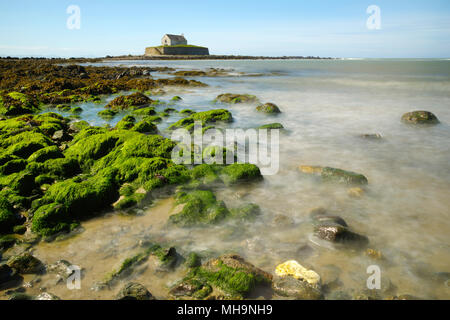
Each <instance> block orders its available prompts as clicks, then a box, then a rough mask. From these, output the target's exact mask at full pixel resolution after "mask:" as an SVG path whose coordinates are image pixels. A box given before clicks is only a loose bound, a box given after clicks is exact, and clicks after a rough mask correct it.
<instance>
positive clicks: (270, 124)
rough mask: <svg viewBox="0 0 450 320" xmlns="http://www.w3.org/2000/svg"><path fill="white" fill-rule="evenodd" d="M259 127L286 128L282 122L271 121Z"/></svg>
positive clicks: (269, 128) (270, 128)
mask: <svg viewBox="0 0 450 320" xmlns="http://www.w3.org/2000/svg"><path fill="white" fill-rule="evenodd" d="M258 129H268V130H273V129H284V127H283V125H282V124H281V123H269V124H265V125H262V126H260V127H258Z"/></svg>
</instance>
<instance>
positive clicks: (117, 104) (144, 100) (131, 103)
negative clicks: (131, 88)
mask: <svg viewBox="0 0 450 320" xmlns="http://www.w3.org/2000/svg"><path fill="white" fill-rule="evenodd" d="M152 101H153V100H152V99H150V98H149V97H147V96H146V95H144V94H142V93H140V92H135V93H133V94H131V95H129V96H119V97H117V98H115V99H114V100H112V101H111V102H110V103H108V104H107V105H106V106H105V108H110V109H112V110H132V109H137V108H138V107H141V106H145V105H149V104H150V103H152Z"/></svg>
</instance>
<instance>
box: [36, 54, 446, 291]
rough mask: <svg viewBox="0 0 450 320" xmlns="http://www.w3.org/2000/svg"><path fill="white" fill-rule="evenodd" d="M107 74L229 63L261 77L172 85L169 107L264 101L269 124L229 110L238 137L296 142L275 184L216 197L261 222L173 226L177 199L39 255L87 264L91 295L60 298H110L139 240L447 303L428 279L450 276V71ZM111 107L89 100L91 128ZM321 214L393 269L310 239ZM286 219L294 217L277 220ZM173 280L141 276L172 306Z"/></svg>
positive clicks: (349, 65) (290, 64) (386, 64)
mask: <svg viewBox="0 0 450 320" xmlns="http://www.w3.org/2000/svg"><path fill="white" fill-rule="evenodd" d="M101 65H127V66H132V65H138V66H170V67H175V68H184V69H204V68H209V67H219V68H226V69H230V68H231V69H233V70H234V71H236V72H245V73H251V74H263V75H260V76H239V77H222V78H207V77H199V78H195V79H197V80H200V81H202V82H205V83H207V84H209V85H210V86H209V87H207V88H199V89H192V88H189V89H179V88H172V89H170V90H169V92H168V94H167V95H166V96H162V97H158V98H160V99H161V100H162V101H168V100H169V99H170V98H171V97H172V96H173V95H180V96H182V98H183V101H182V102H180V103H178V104H177V105H176V106H175V108H177V109H179V110H181V109H185V108H189V109H193V110H196V111H203V110H208V109H214V108H218V106H216V105H214V104H212V103H211V101H212V100H213V99H214V98H215V97H216V96H217V95H218V94H221V93H226V92H232V93H249V94H254V95H256V96H258V98H259V99H260V100H261V101H263V102H273V103H275V104H277V105H278V106H279V107H280V109H281V110H282V114H281V115H279V116H276V117H275V118H272V117H270V116H262V115H259V114H256V112H255V110H254V106H251V105H245V104H238V105H232V106H227V107H226V108H227V109H229V110H230V111H231V112H232V114H233V117H234V119H235V121H234V122H233V124H232V127H242V128H248V127H252V126H257V125H262V124H266V123H271V122H280V123H282V124H283V125H284V127H285V128H286V129H287V130H288V132H287V133H285V134H281V135H280V169H279V172H278V173H277V174H276V175H271V176H266V177H265V179H264V182H262V183H258V184H253V185H247V186H241V187H238V188H228V189H220V190H217V196H218V198H220V199H223V200H224V201H225V202H226V204H227V205H228V206H229V207H234V206H237V205H238V204H239V203H240V202H254V203H257V204H258V205H260V206H261V208H262V216H261V217H260V218H259V219H258V220H257V221H256V222H252V223H247V224H244V225H242V224H239V225H237V224H234V223H232V222H230V223H226V224H222V225H219V226H215V227H211V228H206V229H205V228H202V229H174V228H169V229H168V228H166V227H164V222H165V221H166V220H167V216H168V215H169V211H170V207H171V206H172V203H173V202H172V200H171V199H170V198H169V199H166V200H162V201H161V202H157V203H156V205H155V206H152V207H150V208H148V209H147V210H146V212H145V214H144V215H143V216H138V217H123V216H120V215H117V214H110V215H106V216H105V217H100V218H96V219H94V220H91V221H88V222H85V223H83V227H84V228H85V231H84V232H83V233H81V234H79V235H77V236H75V237H73V238H70V239H68V240H65V241H62V242H53V243H41V244H39V245H38V246H37V247H36V251H35V253H36V255H37V256H38V257H39V258H40V259H42V260H43V261H44V262H46V263H52V262H54V261H56V260H59V259H66V260H69V261H70V262H72V263H74V264H77V265H80V266H81V267H83V268H85V272H84V274H85V277H84V279H83V282H82V283H83V285H82V286H83V289H82V290H79V291H77V290H75V291H68V290H67V289H66V288H65V286H62V285H61V286H59V287H58V289H55V290H53V291H52V292H53V293H55V294H57V295H59V296H61V297H62V298H76V299H79V298H110V297H111V295H112V293H111V292H102V291H100V292H94V291H92V290H90V289H89V288H90V286H91V285H92V284H93V283H94V282H95V281H99V280H101V278H102V277H103V276H104V275H105V274H106V273H108V272H110V271H111V270H112V269H114V267H117V266H118V265H119V264H120V261H121V260H122V259H123V258H126V257H128V256H130V255H131V253H133V250H136V246H137V244H138V243H139V241H140V240H141V239H143V238H144V237H150V238H152V239H158V240H161V241H163V242H164V243H170V244H171V245H174V246H176V247H177V250H179V251H182V252H183V251H185V252H188V251H190V250H196V251H199V252H202V251H204V252H206V253H207V254H208V255H214V253H217V254H222V253H224V252H230V251H233V252H236V253H239V254H241V255H243V256H244V257H245V258H246V259H248V261H250V262H252V263H254V264H255V265H257V266H259V267H261V268H263V269H264V270H266V271H268V272H273V271H274V269H275V267H276V265H277V264H279V263H281V262H283V261H285V260H288V259H289V260H290V259H295V260H298V261H299V262H300V263H301V264H304V265H305V266H308V267H310V268H312V269H314V270H316V271H317V272H318V273H319V274H322V276H323V277H325V278H326V274H327V270H328V269H327V268H329V265H334V266H337V267H338V268H339V269H340V270H341V276H340V280H341V282H342V287H341V288H342V289H344V290H346V291H351V290H352V289H354V290H359V289H364V288H365V286H366V279H367V277H368V276H369V275H368V274H367V273H366V269H367V267H368V266H370V265H373V264H377V265H379V266H380V268H381V272H382V278H386V279H387V278H388V279H389V280H390V282H391V283H392V284H393V285H394V286H395V290H394V289H393V290H391V291H390V292H392V294H411V295H415V296H418V297H423V298H432V299H449V298H450V289H449V288H448V286H446V284H445V283H444V282H443V281H440V280H432V279H430V277H428V276H427V275H424V272H423V270H424V269H425V270H426V271H428V272H431V273H432V272H449V271H450V232H449V231H450V230H449V229H450V227H449V218H450V197H449V194H450V193H449V191H450V165H449V159H450V144H449V141H450V126H449V123H450V61H444V60H331V61H330V60H323V61H310V60H298V61H297V60H295V61H293V60H287V61H119V62H114V63H111V62H108V63H104V64H101ZM155 76H161V77H167V75H164V74H160V75H155ZM112 98H113V97H108V98H107V100H110V99H112ZM104 105H105V102H104V103H102V104H82V105H81V106H82V108H83V109H84V110H85V111H84V112H83V113H82V114H81V119H83V120H87V121H88V122H90V123H91V124H94V125H103V124H106V123H108V122H107V121H105V120H102V119H100V118H98V117H97V115H96V114H97V112H98V111H99V110H101V109H102V108H103V106H104ZM413 110H428V111H431V112H433V113H434V114H436V115H437V117H438V118H439V119H440V121H441V123H440V124H439V125H436V126H433V127H426V128H417V127H410V126H407V125H404V124H402V123H401V122H400V117H401V116H402V114H403V113H405V112H408V111H413ZM118 120H120V117H117V119H116V120H115V121H112V122H111V123H110V124H111V125H114V124H115V122H117V121H118ZM176 120H178V118H177V117H176V116H171V117H170V118H169V119H168V120H167V123H165V124H162V125H159V126H158V127H159V128H160V130H163V129H164V128H165V127H166V126H167V125H168V123H172V122H175V121H176ZM364 133H380V134H381V135H382V136H383V139H382V140H381V141H371V140H364V139H361V138H359V137H358V135H359V134H364ZM301 164H309V165H323V166H330V167H337V168H342V169H346V170H350V171H355V172H359V173H363V174H364V175H365V176H366V177H367V178H368V179H369V186H368V188H367V191H366V193H365V195H364V196H363V197H362V198H361V199H354V198H351V197H349V196H348V194H347V188H346V187H342V186H338V185H330V184H319V183H317V182H315V181H312V180H309V179H305V178H304V177H302V176H301V175H300V174H299V173H298V170H297V167H298V166H299V165H301ZM319 206H320V207H324V208H326V209H327V210H328V211H329V212H330V213H332V214H336V215H339V216H341V217H343V218H344V219H345V220H346V221H347V223H348V224H349V225H350V226H351V227H352V229H354V230H355V231H357V232H359V233H362V234H365V235H367V236H368V237H369V239H370V245H369V247H370V248H373V249H376V250H380V251H381V252H382V254H383V256H384V257H385V258H384V260H383V261H376V260H371V259H370V258H368V257H367V256H365V255H364V253H363V252H352V251H349V250H342V249H336V248H333V247H330V246H318V245H317V244H315V243H313V242H312V241H311V232H312V229H311V224H310V221H309V218H308V210H309V209H311V208H314V207H319ZM277 215H284V216H287V217H288V218H290V219H291V220H289V223H287V224H285V225H283V224H277V223H276V222H275V221H274V218H275V217H276V216H277ZM180 272H181V271H180ZM177 276H178V277H179V276H180V275H179V274H172V275H170V274H165V275H161V274H154V273H153V272H152V271H151V268H149V269H148V270H146V271H145V272H144V273H142V274H140V275H137V277H136V280H137V281H138V282H141V283H142V284H144V285H146V286H147V287H148V288H149V290H150V291H151V292H152V293H153V294H154V295H156V296H157V297H160V298H164V297H166V294H167V287H168V286H169V285H170V284H171V283H173V281H175V280H176V278H177ZM383 283H384V282H383ZM383 289H386V288H382V290H383Z"/></svg>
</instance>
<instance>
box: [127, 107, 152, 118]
mask: <svg viewBox="0 0 450 320" xmlns="http://www.w3.org/2000/svg"><path fill="white" fill-rule="evenodd" d="M132 113H133V114H135V115H139V116H153V115H155V114H156V111H155V107H145V108H139V109H135V110H133V111H132Z"/></svg>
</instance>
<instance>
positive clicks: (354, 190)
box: [0, 56, 448, 300]
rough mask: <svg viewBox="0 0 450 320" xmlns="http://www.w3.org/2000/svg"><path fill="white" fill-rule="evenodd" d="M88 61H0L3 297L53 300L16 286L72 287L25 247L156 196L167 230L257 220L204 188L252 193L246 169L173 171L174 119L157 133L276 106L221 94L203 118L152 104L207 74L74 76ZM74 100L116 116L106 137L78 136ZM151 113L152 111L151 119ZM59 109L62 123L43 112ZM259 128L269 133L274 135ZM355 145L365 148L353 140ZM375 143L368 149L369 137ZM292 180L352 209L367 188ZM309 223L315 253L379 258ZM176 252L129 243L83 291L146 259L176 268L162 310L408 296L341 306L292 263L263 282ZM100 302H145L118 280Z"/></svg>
mask: <svg viewBox="0 0 450 320" xmlns="http://www.w3.org/2000/svg"><path fill="white" fill-rule="evenodd" d="M126 58H127V59H130V57H126ZM141 58H142V57H141ZM159 58H160V57H158V59H159ZM172 58H173V59H176V57H172ZM183 58H184V59H186V57H183ZM195 58H196V59H197V58H199V57H195ZM207 58H208V59H211V58H212V57H211V56H208V57H207ZM291 58H294V57H291ZM297 58H298V57H296V59H297ZM111 59H119V60H120V59H122V58H120V57H116V58H111ZM124 59H125V57H124ZM133 59H135V58H134V57H133ZM146 59H147V57H146ZM217 59H219V57H217ZM220 59H224V58H223V57H221V58H220ZM230 59H236V57H233V58H231V57H230ZM240 59H259V58H258V57H251V58H250V57H240ZM261 59H262V57H261ZM264 59H270V58H267V57H265V58H264ZM277 59H279V58H277ZM286 59H288V57H286ZM96 61H98V60H95V59H90V60H82V59H73V60H70V61H67V60H60V59H53V60H45V59H21V60H15V59H2V60H0V72H1V73H0V136H1V138H2V139H1V142H0V147H1V153H0V187H1V191H0V193H1V194H0V257H1V263H0V290H2V291H4V296H3V298H8V299H37V300H42V299H46V300H54V299H58V297H57V296H55V295H54V294H53V293H52V292H51V287H50V288H48V291H47V290H45V291H44V290H42V291H43V292H42V293H41V294H38V295H31V294H28V293H27V288H29V287H30V286H31V287H33V286H38V287H39V281H40V277H41V275H43V274H51V273H55V274H57V276H58V279H60V281H65V280H66V279H67V278H68V277H69V276H70V275H72V273H71V272H70V270H69V271H68V266H69V265H70V262H68V261H64V260H60V261H40V260H38V259H37V258H36V257H34V256H33V246H35V245H36V244H37V243H39V242H40V241H47V242H51V241H54V240H55V239H57V238H58V237H64V236H65V235H67V234H71V233H77V232H82V228H81V225H82V223H83V222H84V221H87V220H89V219H92V218H94V217H98V216H100V215H101V214H102V213H104V212H105V210H116V211H121V212H122V211H123V212H128V213H129V214H131V215H132V214H134V213H135V211H136V209H137V208H141V207H143V206H145V205H147V204H148V203H151V202H152V201H154V200H156V199H157V196H156V195H157V194H158V192H159V191H160V190H166V192H167V193H168V194H170V195H172V196H174V198H175V201H176V205H177V206H176V208H175V209H174V211H173V212H171V215H170V217H169V219H168V221H167V227H168V228H171V227H174V228H175V227H176V228H190V227H194V226H195V227H205V228H208V227H210V226H214V225H217V224H221V223H224V222H226V221H247V222H248V221H250V222H251V221H253V220H254V219H256V218H257V217H258V215H259V214H260V208H259V206H258V205H257V204H254V203H245V204H244V205H242V206H239V207H234V208H232V207H229V206H227V204H225V203H224V202H223V201H220V200H219V199H217V197H216V195H215V192H216V188H217V187H218V186H219V187H225V188H226V187H231V186H236V185H241V184H248V183H260V182H261V181H262V180H263V179H264V178H263V176H262V175H261V172H260V169H259V168H258V167H257V166H255V165H253V164H248V163H243V164H241V163H235V164H231V165H217V164H201V165H197V166H187V165H186V166H185V165H180V164H175V163H174V162H173V161H172V159H171V152H172V150H173V149H174V147H175V145H176V142H175V141H172V140H170V139H168V138H165V137H164V136H163V134H162V132H161V131H160V128H158V126H160V124H161V123H163V122H164V121H166V119H167V118H168V117H169V116H170V114H171V113H177V114H179V115H180V116H181V117H182V118H181V119H180V120H179V121H177V122H175V123H173V124H171V125H170V127H169V128H168V129H167V130H168V132H170V131H171V130H174V129H179V128H185V129H187V130H188V131H192V129H193V125H194V122H195V121H200V122H201V123H202V125H203V126H205V127H207V128H214V127H216V126H217V127H220V126H225V127H226V126H227V125H228V124H229V123H231V122H232V121H233V115H232V112H230V111H229V110H228V109H226V108H227V106H228V105H237V104H246V105H252V108H254V111H255V112H257V113H262V114H265V115H266V116H267V117H268V119H272V117H276V115H277V114H279V113H281V112H282V108H281V109H280V108H279V107H278V106H277V105H276V104H274V103H271V102H262V101H260V99H259V98H258V97H256V96H254V95H251V94H240V93H223V94H220V95H218V96H217V97H216V99H215V100H214V101H212V102H211V103H213V104H216V105H217V108H216V109H213V110H209V111H197V110H178V109H176V104H177V102H178V101H181V100H182V99H183V97H181V96H174V97H172V99H170V102H163V101H161V100H160V99H159V98H158V97H160V96H161V94H164V93H165V92H166V90H167V88H169V87H183V88H204V87H207V85H206V84H205V83H203V82H201V81H198V80H192V79H190V80H188V79H186V78H184V77H185V76H192V75H196V76H217V77H220V76H228V74H227V73H226V72H223V71H221V70H213V71H210V73H209V74H199V73H198V71H195V70H189V71H188V72H186V71H185V70H184V71H180V70H175V69H172V68H167V67H159V68H145V67H132V68H125V67H94V66H80V65H79V64H75V63H82V62H96ZM67 62H70V64H67ZM155 72H170V73H172V74H173V75H174V76H175V77H170V78H166V79H165V78H157V79H155V78H153V77H152V73H155ZM189 72H190V73H189ZM111 95H115V98H114V99H113V100H111V101H108V102H107V103H106V101H105V97H107V96H111ZM80 102H90V103H97V104H101V105H104V110H102V111H100V112H99V113H98V116H99V117H102V118H103V117H104V118H115V117H121V120H120V121H119V122H118V123H117V124H116V125H115V126H114V127H111V126H91V125H90V124H89V123H88V122H86V121H83V120H81V119H80V114H81V115H82V114H83V112H85V110H83V109H82V108H81V107H79V106H78V105H77V104H79V103H80ZM157 107H164V108H165V109H164V110H163V111H157V109H156V108H157ZM61 110H62V111H65V112H68V113H70V114H71V115H70V116H62V115H61V114H59V113H57V111H61ZM124 113H125V114H126V115H124ZM399 118H400V117H399ZM401 120H402V121H403V122H404V123H406V124H408V125H413V126H424V125H437V124H438V123H439V120H438V119H437V117H436V116H435V115H433V114H432V113H430V112H427V111H413V112H410V113H406V114H405V115H403V117H402V118H401ZM261 126H262V127H265V128H269V129H279V128H283V125H282V124H280V123H269V124H261ZM362 137H363V138H369V139H370V138H372V136H370V135H367V134H366V135H362ZM376 139H382V137H381V136H378V135H377V136H376ZM296 173H297V174H298V175H299V177H301V178H302V179H315V180H317V181H318V182H319V183H331V184H337V185H343V186H344V187H345V188H347V189H348V193H349V195H350V196H352V197H355V198H358V197H364V195H365V193H366V192H367V189H368V188H369V187H368V186H369V181H370V180H369V179H368V178H367V177H366V176H364V175H363V174H360V173H355V172H352V171H348V170H342V169H339V168H331V167H322V166H315V165H301V166H300V167H299V170H298V172H296ZM310 216H311V227H312V229H313V230H314V231H313V233H314V237H316V239H317V241H324V242H326V243H329V244H331V245H333V246H334V247H336V248H337V249H338V250H339V249H342V248H344V249H345V250H347V249H350V250H352V251H354V252H357V253H358V254H366V255H367V256H369V257H370V258H371V259H374V260H377V259H381V257H382V254H381V252H379V251H378V250H376V248H371V247H370V240H369V238H368V237H367V236H365V235H363V234H360V233H358V232H357V231H355V230H354V229H353V228H351V227H350V226H349V225H348V224H347V222H346V221H345V220H344V218H342V217H341V216H337V215H334V214H328V212H327V210H326V209H324V208H316V209H314V210H312V211H311V213H310ZM17 251H19V252H20V253H17ZM178 251H179V250H177V248H176V247H173V246H170V245H168V244H166V243H155V242H149V241H143V242H142V243H140V244H139V252H138V253H137V254H134V255H132V256H130V257H129V258H126V259H125V260H124V261H122V263H121V264H120V267H119V268H118V269H116V270H111V272H110V273H108V274H106V275H105V277H104V279H99V282H98V283H96V284H93V290H111V291H112V290H116V291H117V289H115V286H116V285H117V283H119V282H118V281H119V280H120V281H121V282H123V281H126V280H128V279H129V277H130V276H131V275H132V274H134V273H136V272H138V270H139V269H140V268H141V267H142V266H143V265H147V264H149V263H150V261H151V266H152V268H155V270H156V271H158V272H163V273H171V272H173V271H174V270H182V271H183V273H184V275H183V277H181V278H180V279H179V281H177V282H176V283H175V284H173V285H172V286H171V287H170V288H169V289H168V292H167V296H166V297H165V298H167V299H245V298H249V297H250V296H251V294H252V292H254V291H255V290H257V288H259V287H261V286H262V287H266V288H268V290H270V292H271V294H272V296H271V298H274V299H279V298H289V299H337V298H339V294H342V297H344V299H352V298H353V299H414V298H417V297H413V296H411V295H397V294H396V293H395V290H391V291H389V290H387V291H386V292H383V293H382V294H380V293H378V292H377V293H376V294H374V293H373V292H368V291H364V290H363V291H360V292H356V293H354V294H353V295H349V294H348V293H347V292H344V291H343V290H334V289H333V286H334V285H336V283H337V282H339V279H338V278H339V277H338V276H336V277H334V279H333V281H328V280H327V281H324V280H323V279H322V278H321V275H320V274H318V273H317V272H315V271H314V270H313V269H314V268H309V267H308V268H307V267H304V266H303V265H302V262H301V261H300V262H298V261H295V260H288V261H285V262H283V263H281V264H279V265H277V266H273V270H270V271H264V270H261V269H260V268H257V267H256V266H254V265H253V264H252V263H250V262H248V261H246V260H245V259H244V258H243V257H241V256H239V255H237V254H228V253H227V254H221V255H219V256H215V257H210V256H207V257H205V256H202V255H200V254H198V253H196V252H188V253H184V252H183V253H182V254H181V253H179V252H178ZM28 274H32V275H35V277H34V278H33V280H32V281H30V282H24V280H23V279H24V278H23V277H24V276H25V275H28ZM444 277H446V276H445V275H444ZM447 277H448V275H447ZM446 281H448V280H446ZM111 298H117V299H137V300H150V299H155V297H154V295H153V294H152V293H151V292H150V291H149V290H147V288H145V287H144V286H143V285H141V284H139V283H136V282H132V281H130V282H127V283H126V284H125V285H124V286H123V287H122V288H121V289H120V290H119V292H118V293H117V294H115V295H114V294H113V293H112V292H111Z"/></svg>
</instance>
